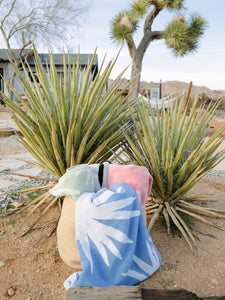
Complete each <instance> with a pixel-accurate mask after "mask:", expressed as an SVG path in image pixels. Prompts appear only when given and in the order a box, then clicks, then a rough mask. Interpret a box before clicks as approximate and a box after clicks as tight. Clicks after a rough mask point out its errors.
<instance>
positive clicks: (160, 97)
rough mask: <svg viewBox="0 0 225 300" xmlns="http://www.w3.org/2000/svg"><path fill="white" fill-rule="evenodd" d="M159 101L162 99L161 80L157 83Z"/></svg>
mask: <svg viewBox="0 0 225 300" xmlns="http://www.w3.org/2000/svg"><path fill="white" fill-rule="evenodd" d="M159 99H162V79H160V82H159Z"/></svg>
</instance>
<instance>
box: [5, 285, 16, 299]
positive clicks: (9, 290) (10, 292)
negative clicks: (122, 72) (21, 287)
mask: <svg viewBox="0 0 225 300" xmlns="http://www.w3.org/2000/svg"><path fill="white" fill-rule="evenodd" d="M7 293H8V295H9V297H12V296H14V295H15V293H16V290H15V289H14V288H12V287H11V288H9V289H8V291H7Z"/></svg>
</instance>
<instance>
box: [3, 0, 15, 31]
mask: <svg viewBox="0 0 225 300" xmlns="http://www.w3.org/2000/svg"><path fill="white" fill-rule="evenodd" d="M2 2H3V0H2V1H1V4H2ZM15 4H16V0H13V3H12V5H11V7H10V9H9V12H8V13H7V14H6V15H5V16H4V18H3V20H2V21H1V26H3V24H4V22H5V20H6V19H7V18H8V17H9V16H10V14H11V12H12V11H13V9H14V7H15Z"/></svg>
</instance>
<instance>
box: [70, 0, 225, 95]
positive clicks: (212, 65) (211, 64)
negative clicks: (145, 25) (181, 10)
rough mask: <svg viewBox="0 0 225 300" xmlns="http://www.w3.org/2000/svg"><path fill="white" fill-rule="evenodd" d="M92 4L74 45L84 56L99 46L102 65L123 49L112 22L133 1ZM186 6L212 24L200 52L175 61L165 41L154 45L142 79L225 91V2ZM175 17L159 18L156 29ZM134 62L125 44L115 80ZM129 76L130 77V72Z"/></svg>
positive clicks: (190, 0) (197, 0) (192, 1)
mask: <svg viewBox="0 0 225 300" xmlns="http://www.w3.org/2000/svg"><path fill="white" fill-rule="evenodd" d="M88 1H89V2H88V3H89V5H90V8H89V13H88V17H87V20H86V21H87V22H86V24H85V25H84V27H83V29H82V32H81V34H80V36H78V37H77V38H75V39H74V41H73V45H71V46H72V48H73V51H76V49H74V47H75V48H77V47H78V46H80V51H81V53H91V52H93V51H94V49H95V48H96V47H98V51H97V53H98V58H99V62H100V63H101V61H102V59H103V56H104V55H105V54H107V60H108V61H109V60H111V59H112V58H113V57H115V56H116V54H117V52H118V51H119V48H120V47H118V46H116V45H115V44H114V43H113V42H112V41H111V39H110V37H109V31H110V20H112V18H113V17H114V16H115V15H116V14H117V13H118V12H119V11H120V10H121V9H127V8H128V6H129V4H130V2H131V1H129V0H123V1H118V0H107V1H104V0H92V1H90V0H88ZM185 7H186V8H187V12H186V13H191V12H198V13H199V14H200V15H202V16H203V17H205V18H206V19H207V21H208V28H207V30H206V32H205V34H204V36H203V37H202V39H201V41H200V45H199V49H198V51H197V52H196V53H194V54H189V55H187V56H185V57H183V58H175V57H173V55H172V53H171V51H170V49H168V48H167V46H166V45H165V43H164V42H163V41H155V42H153V43H151V44H150V46H149V48H148V50H147V52H146V54H145V57H144V60H143V68H142V76H141V80H145V81H147V82H150V81H155V82H159V80H160V79H161V80H162V81H166V80H180V81H185V82H190V81H193V84H194V85H205V86H207V87H209V88H211V89H224V90H225V17H224V12H225V1H224V0H214V1H211V0H186V1H185ZM171 18H172V14H171V13H168V12H162V13H161V14H160V15H159V16H158V18H157V22H156V24H155V26H154V29H157V30H161V29H163V28H164V26H165V25H166V24H168V22H169V21H170V20H171ZM138 36H139V37H140V36H142V27H140V28H139V31H138V34H136V37H135V40H136V41H138ZM130 63H131V59H130V56H129V53H128V49H127V47H126V45H124V47H123V49H122V52H121V53H120V56H119V59H118V61H117V63H116V66H115V68H114V70H113V72H112V76H111V77H112V78H115V77H116V76H117V75H118V74H119V73H120V72H121V71H122V70H123V69H124V68H125V67H127V66H128V65H129V64H130ZM125 76H126V78H128V79H129V78H130V69H128V70H127V72H126V73H125Z"/></svg>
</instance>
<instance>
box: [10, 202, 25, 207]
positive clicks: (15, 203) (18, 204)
mask: <svg viewBox="0 0 225 300" xmlns="http://www.w3.org/2000/svg"><path fill="white" fill-rule="evenodd" d="M10 204H11V205H13V206H14V207H15V208H20V207H22V206H23V203H19V202H11V203H10Z"/></svg>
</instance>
